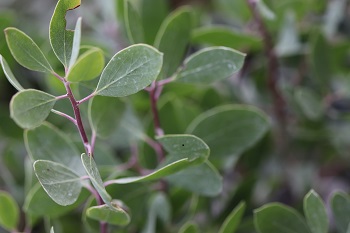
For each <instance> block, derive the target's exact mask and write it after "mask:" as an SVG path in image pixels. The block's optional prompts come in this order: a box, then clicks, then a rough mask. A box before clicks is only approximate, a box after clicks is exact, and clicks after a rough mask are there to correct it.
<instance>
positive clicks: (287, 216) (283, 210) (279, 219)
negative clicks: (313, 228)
mask: <svg viewBox="0 0 350 233" xmlns="http://www.w3.org/2000/svg"><path fill="white" fill-rule="evenodd" d="M254 224H255V228H256V229H257V230H258V232H259V233H310V230H309V228H308V226H307V225H306V223H305V220H304V219H303V217H302V216H301V215H300V214H299V213H298V212H297V211H296V210H294V209H293V208H291V207H288V206H286V205H283V204H280V203H269V204H267V205H264V206H262V207H260V208H259V209H256V210H255V211H254Z"/></svg>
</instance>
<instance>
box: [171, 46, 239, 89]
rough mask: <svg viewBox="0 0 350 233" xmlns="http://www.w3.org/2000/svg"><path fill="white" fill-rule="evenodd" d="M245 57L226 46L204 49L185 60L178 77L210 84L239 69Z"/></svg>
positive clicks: (186, 80)
mask: <svg viewBox="0 0 350 233" xmlns="http://www.w3.org/2000/svg"><path fill="white" fill-rule="evenodd" d="M244 58H245V54H243V53H240V52H238V51H236V50H233V49H230V48H226V47H211V48H207V49H202V50H200V51H198V52H196V53H194V54H193V55H191V56H190V57H188V58H187V59H186V60H185V62H184V68H182V69H181V70H180V72H179V73H178V74H177V76H176V79H177V81H180V82H186V83H205V84H209V83H212V82H215V81H217V80H221V79H224V78H228V77H230V76H231V75H232V74H234V73H236V72H237V71H239V70H240V69H241V68H242V66H243V62H244Z"/></svg>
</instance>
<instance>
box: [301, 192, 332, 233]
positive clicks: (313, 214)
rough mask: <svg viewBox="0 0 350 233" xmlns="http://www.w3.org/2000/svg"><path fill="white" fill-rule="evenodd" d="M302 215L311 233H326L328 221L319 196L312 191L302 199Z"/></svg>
mask: <svg viewBox="0 0 350 233" xmlns="http://www.w3.org/2000/svg"><path fill="white" fill-rule="evenodd" d="M304 213H305V217H306V221H307V223H308V225H309V227H310V229H311V232H312V233H327V232H328V227H329V221H328V217H327V212H326V208H325V206H324V204H323V201H322V199H321V198H320V196H319V195H318V194H317V193H316V192H315V191H313V190H311V191H310V192H309V193H308V194H306V196H305V198H304Z"/></svg>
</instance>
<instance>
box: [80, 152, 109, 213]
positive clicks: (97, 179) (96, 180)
mask: <svg viewBox="0 0 350 233" xmlns="http://www.w3.org/2000/svg"><path fill="white" fill-rule="evenodd" d="M81 161H82V162H83V165H84V168H85V171H86V173H87V174H88V176H89V177H90V181H91V182H92V184H93V186H94V187H95V189H96V191H97V192H98V193H99V194H100V196H101V198H102V200H103V202H104V203H105V204H106V205H107V206H109V207H112V204H111V200H112V198H111V196H110V195H109V194H108V193H107V191H106V189H105V187H104V185H103V182H102V179H101V175H100V172H99V171H98V169H97V166H96V163H95V161H94V159H93V158H92V156H88V155H86V154H82V155H81Z"/></svg>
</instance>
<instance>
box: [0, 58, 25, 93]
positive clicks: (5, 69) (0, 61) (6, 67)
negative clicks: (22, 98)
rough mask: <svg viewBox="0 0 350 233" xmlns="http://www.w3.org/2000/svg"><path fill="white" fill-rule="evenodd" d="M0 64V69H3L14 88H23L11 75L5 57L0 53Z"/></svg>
mask: <svg viewBox="0 0 350 233" xmlns="http://www.w3.org/2000/svg"><path fill="white" fill-rule="evenodd" d="M0 64H1V67H2V70H3V71H4V74H5V76H6V78H7V80H8V81H9V82H10V83H11V84H12V86H13V87H14V88H16V89H17V91H22V90H24V88H23V87H22V85H21V84H19V82H18V81H17V79H16V78H15V76H14V75H13V73H12V71H11V69H10V67H9V65H8V64H7V62H6V60H5V58H4V57H3V56H1V55H0Z"/></svg>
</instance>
